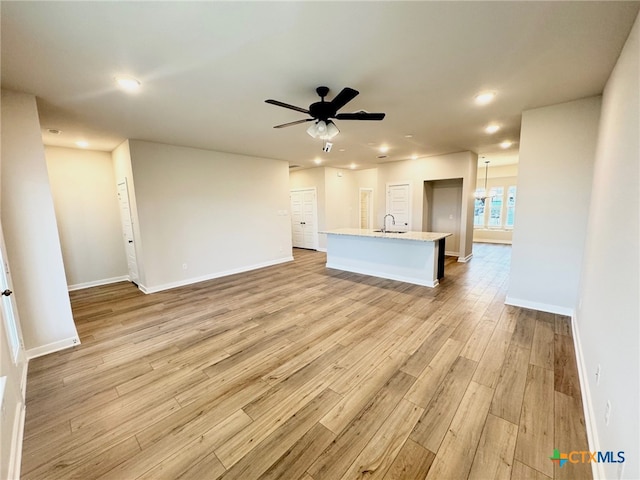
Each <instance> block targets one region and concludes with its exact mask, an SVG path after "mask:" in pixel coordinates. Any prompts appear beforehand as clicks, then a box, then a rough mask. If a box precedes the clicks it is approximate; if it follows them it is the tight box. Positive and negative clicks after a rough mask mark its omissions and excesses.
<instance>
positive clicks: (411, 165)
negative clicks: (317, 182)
mask: <svg viewBox="0 0 640 480" xmlns="http://www.w3.org/2000/svg"><path fill="white" fill-rule="evenodd" d="M477 166H478V156H477V155H476V154H475V153H473V152H460V153H452V154H450V155H439V156H434V157H427V158H419V159H417V160H405V161H400V162H390V163H385V164H382V165H380V166H379V167H378V188H377V191H378V192H379V195H377V196H376V198H377V200H376V202H377V216H376V218H375V220H374V222H376V223H379V224H380V225H382V218H383V217H384V214H385V208H386V194H385V191H386V184H387V183H392V182H403V181H409V182H410V184H411V197H412V199H411V216H412V219H411V225H412V227H411V229H412V230H418V231H420V230H423V227H426V226H423V221H424V218H425V217H424V212H423V209H424V203H425V202H424V182H425V181H430V180H447V179H451V178H462V194H463V201H462V208H461V213H460V218H461V220H460V260H465V259H469V258H471V255H472V248H473V194H474V192H475V188H476V173H477Z"/></svg>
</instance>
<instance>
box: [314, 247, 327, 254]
mask: <svg viewBox="0 0 640 480" xmlns="http://www.w3.org/2000/svg"><path fill="white" fill-rule="evenodd" d="M316 250H318V251H319V252H324V253H327V249H326V247H325V248H321V247H318V248H317V249H316Z"/></svg>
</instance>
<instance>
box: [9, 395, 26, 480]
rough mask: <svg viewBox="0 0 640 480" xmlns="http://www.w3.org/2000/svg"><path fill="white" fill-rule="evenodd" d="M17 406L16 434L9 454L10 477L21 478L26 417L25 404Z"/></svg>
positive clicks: (14, 427)
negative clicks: (18, 410)
mask: <svg viewBox="0 0 640 480" xmlns="http://www.w3.org/2000/svg"><path fill="white" fill-rule="evenodd" d="M17 408H19V409H20V412H19V413H18V415H16V418H15V423H14V426H13V431H14V432H16V435H15V436H14V437H13V438H12V439H11V450H9V451H10V452H11V453H10V454H9V471H8V474H9V475H8V477H7V478H9V479H12V478H20V466H21V464H22V440H23V438H24V417H25V411H26V409H25V404H24V403H22V402H21V403H19V404H18V405H17Z"/></svg>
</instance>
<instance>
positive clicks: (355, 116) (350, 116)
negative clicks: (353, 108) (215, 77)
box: [336, 112, 385, 120]
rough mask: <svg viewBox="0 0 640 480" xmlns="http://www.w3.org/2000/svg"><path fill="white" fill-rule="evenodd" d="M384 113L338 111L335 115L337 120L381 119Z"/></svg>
mask: <svg viewBox="0 0 640 480" xmlns="http://www.w3.org/2000/svg"><path fill="white" fill-rule="evenodd" d="M384 115H385V114H384V113H368V112H356V113H339V114H337V115H336V118H337V119H338V120H382V119H383V118H384Z"/></svg>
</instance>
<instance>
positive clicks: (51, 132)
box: [47, 128, 62, 135]
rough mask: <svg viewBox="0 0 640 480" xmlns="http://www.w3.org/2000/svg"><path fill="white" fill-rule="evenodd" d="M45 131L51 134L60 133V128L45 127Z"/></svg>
mask: <svg viewBox="0 0 640 480" xmlns="http://www.w3.org/2000/svg"><path fill="white" fill-rule="evenodd" d="M47 132H49V133H50V134H51V135H60V134H61V133H62V130H58V129H57V128H49V129H47Z"/></svg>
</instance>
